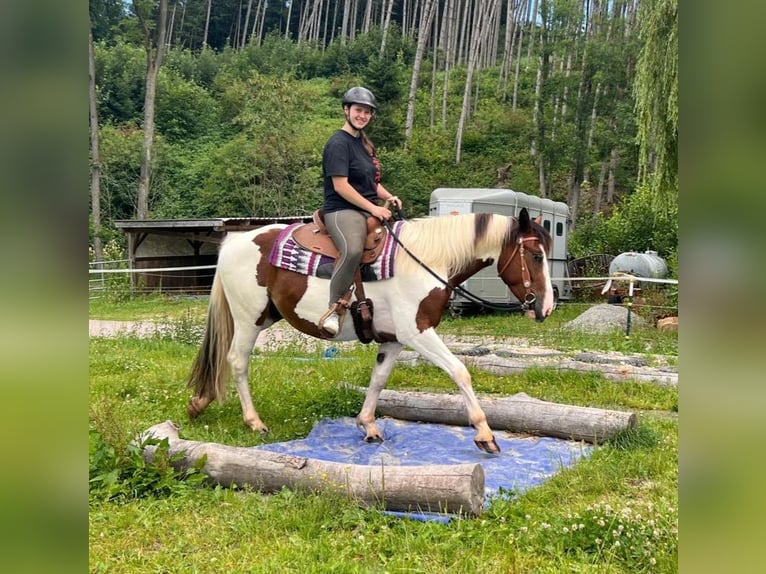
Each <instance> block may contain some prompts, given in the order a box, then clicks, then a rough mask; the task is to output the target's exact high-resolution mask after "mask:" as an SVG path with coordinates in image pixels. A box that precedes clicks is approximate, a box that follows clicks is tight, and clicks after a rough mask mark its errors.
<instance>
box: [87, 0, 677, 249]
mask: <svg viewBox="0 0 766 574" xmlns="http://www.w3.org/2000/svg"><path fill="white" fill-rule="evenodd" d="M139 4H141V6H143V7H144V8H146V9H147V10H148V8H149V5H150V4H153V3H152V2H143V1H142V2H140V3H139ZM641 5H642V6H644V7H645V8H646V9H645V11H642V12H641V13H640V14H639V16H640V18H639V19H638V20H637V21H636V22H637V27H631V28H628V27H627V26H628V25H629V24H630V22H629V20H628V19H627V18H626V17H624V16H623V15H621V14H622V10H617V9H616V7H613V6H611V5H605V7H604V9H603V10H601V9H591V13H590V15H589V18H592V19H593V20H592V22H591V21H589V22H590V23H589V26H588V29H587V30H585V33H584V35H582V36H581V33H582V29H581V25H582V24H583V18H584V17H585V16H584V13H583V6H584V5H583V4H582V3H581V2H575V1H570V0H566V1H561V2H560V1H557V2H552V3H551V2H546V3H541V5H540V10H541V11H542V12H544V14H542V19H541V20H540V25H541V26H542V28H540V29H538V32H540V34H539V35H538V34H535V35H531V34H527V33H525V34H524V37H523V42H524V45H523V46H522V48H523V49H522V50H521V51H520V52H519V56H520V60H519V62H518V63H519V77H518V93H517V94H514V96H513V97H515V98H516V100H517V101H516V104H515V105H513V104H512V103H511V93H510V91H509V88H510V86H509V85H507V83H506V84H503V83H502V82H501V77H502V74H501V71H500V62H499V61H498V62H497V63H493V62H487V63H485V64H484V66H483V67H482V68H481V69H479V70H477V71H476V73H475V74H474V82H475V86H474V87H473V90H472V92H473V97H474V101H473V103H472V107H471V113H470V117H469V118H468V121H467V123H466V125H465V129H464V133H463V138H462V142H463V143H462V153H461V162H460V164H458V165H456V164H455V162H454V157H455V150H454V145H455V132H456V124H457V121H458V118H459V115H460V110H461V105H462V94H463V87H464V83H465V80H466V69H465V66H464V65H456V66H453V67H452V68H451V69H450V72H449V77H448V78H445V77H444V71H443V69H442V68H441V65H442V59H443V55H440V54H437V55H434V54H433V53H430V54H427V55H426V60H427V61H426V64H425V65H426V68H425V69H429V67H431V66H432V65H433V58H434V57H436V58H437V64H438V66H437V71H436V74H435V75H433V81H434V82H435V85H434V87H433V92H432V91H431V85H430V84H431V74H427V73H424V74H422V75H421V79H420V86H419V89H418V91H417V93H416V106H415V122H414V130H413V135H412V138H411V140H410V142H409V144H408V146H407V149H404V148H403V147H402V146H403V142H404V137H403V136H404V134H403V132H404V122H405V114H406V108H407V102H406V95H407V93H408V85H409V81H410V72H411V65H412V61H413V58H414V53H415V38H416V34H414V33H411V32H413V31H412V30H408V33H407V34H405V35H403V34H402V27H401V19H402V18H403V15H402V14H401V13H400V11H399V10H398V9H395V10H394V14H393V21H392V25H391V27H390V29H389V30H388V34H387V38H386V49H385V50H384V51H383V52H382V53H381V49H380V48H381V42H382V37H383V30H382V29H381V28H379V27H377V26H373V27H372V28H371V29H370V30H369V31H368V32H366V33H359V32H357V33H355V34H353V35H352V36H349V37H347V38H346V39H345V41H340V40H339V39H338V38H337V37H336V38H335V39H334V40H333V41H329V38H325V39H324V40H322V39H321V38H320V40H319V43H316V42H315V41H313V40H312V41H305V40H302V41H300V42H297V41H296V40H295V39H294V33H293V30H295V29H297V26H298V22H299V20H300V18H301V15H300V14H299V12H300V10H293V12H292V14H291V22H290V25H291V26H290V30H291V31H290V33H288V34H286V33H285V25H286V19H287V9H288V8H289V4H276V5H273V4H269V5H268V6H267V8H266V20H265V28H264V35H263V36H262V37H261V38H260V39H255V40H254V41H251V42H248V43H247V44H246V45H245V46H243V47H241V46H239V42H238V38H237V36H239V37H240V38H241V24H242V23H243V22H244V10H245V9H246V8H247V3H241V2H235V1H234V0H223V1H222V2H219V3H217V4H216V6H215V9H214V10H212V12H211V15H210V22H209V30H208V39H207V45H206V46H203V45H202V40H203V38H202V31H203V30H204V28H205V22H206V7H207V6H206V2H204V1H195V2H185V3H183V15H181V14H179V13H176V15H175V23H174V26H173V32H172V34H173V35H172V39H171V42H170V44H171V46H170V48H169V50H168V52H167V55H166V57H165V63H164V65H163V68H162V69H161V71H160V75H159V78H158V86H157V109H156V122H157V125H156V133H155V138H156V140H155V146H154V147H155V149H154V154H153V160H152V164H153V165H152V179H151V189H150V217H152V218H157V217H162V218H187V217H219V216H238V215H239V216H245V215H267V216H273V215H295V214H300V213H305V212H308V211H310V210H313V209H314V208H315V207H317V206H318V205H319V204H320V203H321V150H322V147H323V145H324V142H325V141H326V138H327V137H328V136H329V135H330V133H332V131H333V130H334V129H337V128H338V127H340V125H341V122H342V116H341V115H340V107H339V105H338V100H339V98H340V95H341V94H342V93H343V92H344V91H345V90H346V89H348V87H350V86H352V85H356V84H362V85H366V86H368V87H370V88H371V89H372V90H373V91H374V92H375V94H376V95H377V97H378V99H379V102H380V109H379V112H378V114H377V117H376V118H375V120H374V121H373V122H372V123H371V125H370V128H369V133H370V136H371V138H372V140H373V141H374V142H375V144H376V146H377V147H378V152H379V154H380V156H381V163H382V169H383V178H384V179H383V181H384V183H385V185H386V186H387V188H388V189H389V190H391V191H393V192H394V193H396V194H397V195H399V196H400V197H402V198H403V199H404V200H405V213H406V214H407V215H408V216H411V217H414V216H420V215H426V214H427V213H428V202H429V195H430V193H431V191H432V190H433V189H435V188H437V187H448V186H449V187H494V186H498V187H507V188H511V189H515V190H518V191H524V192H527V193H535V192H536V190H538V189H539V176H540V174H539V166H538V163H537V158H538V157H542V158H543V159H542V161H543V165H544V168H545V170H546V174H545V175H546V181H547V185H546V193H547V194H548V196H549V197H551V198H552V199H555V200H563V201H569V200H571V199H572V197H570V195H571V193H572V186H573V185H574V184H575V183H576V182H581V184H582V188H583V192H582V198H581V199H580V201H579V202H578V206H579V208H580V209H579V210H578V211H577V221H576V222H575V223H576V229H577V231H576V232H575V237H574V239H573V241H574V242H573V248H572V249H571V251H572V254H573V255H584V254H590V253H594V252H599V251H602V250H609V251H613V250H619V251H621V250H624V249H626V248H629V249H632V250H639V249H642V248H643V245H648V248H653V249H656V250H658V251H660V253H661V254H663V255H665V256H668V257H672V256H673V253H674V252H675V244H676V242H677V240H676V238H675V232H676V229H677V225H676V224H675V223H673V222H670V225H667V226H665V222H666V220H667V219H668V217H666V214H667V213H670V217H675V214H676V213H677V188H672V186H671V187H668V186H667V185H666V184H665V183H663V184H662V186H664V188H667V190H666V191H667V192H668V193H667V194H664V195H663V197H664V196H665V195H667V197H665V200H663V202H662V203H661V204H656V196H657V192H656V189H655V188H656V186H657V185H658V182H659V181H660V180H659V179H655V178H653V177H652V178H649V179H647V180H646V182H645V186H647V187H649V188H650V189H651V190H652V191H651V192H650V195H651V196H652V200H651V201H646V198H645V196H644V192H643V190H641V189H640V190H638V193H636V194H635V195H637V196H640V197H636V198H635V199H634V200H631V199H630V198H631V196H632V195H633V194H634V193H633V190H634V188H635V185H636V181H637V178H638V177H639V175H640V173H639V167H640V168H641V169H644V170H645V169H646V168H647V166H649V165H650V164H652V165H654V164H653V163H652V162H655V160H656V161H657V162H660V163H661V162H662V161H664V160H662V157H661V156H660V155H658V153H659V152H658V151H657V150H655V149H654V147H652V146H655V144H656V145H657V146H660V145H665V144H662V142H661V141H660V139H658V137H655V136H659V135H662V134H660V132H658V131H657V130H660V129H664V128H662V126H661V125H659V124H657V125H654V124H652V126H649V124H646V122H647V121H649V120H651V121H656V120H658V119H661V120H663V121H664V120H667V121H668V122H669V123H667V124H666V125H665V128H667V129H665V132H664V134H665V135H666V136H667V137H665V136H663V137H665V139H664V141H665V143H666V144H668V145H665V149H666V150H667V153H665V156H664V157H665V158H667V161H666V162H665V164H666V166H667V167H668V168H669V169H670V171H671V172H672V171H673V169H676V168H674V167H673V166H674V163H673V161H672V159H673V157H674V156H673V153H672V146H673V145H674V143H673V142H674V141H675V140H674V137H675V135H674V134H676V133H677V129H675V128H673V126H674V125H675V124H674V122H675V121H676V120H675V119H674V118H677V103H676V104H674V103H673V102H674V101H675V100H674V98H675V96H674V95H673V94H675V93H676V92H674V91H673V90H676V91H677V87H675V88H674V86H675V85H676V84H674V81H675V80H674V79H673V78H674V75H673V74H674V72H673V70H674V69H675V68H673V67H672V66H671V64H673V63H674V62H675V61H676V60H674V59H673V57H674V50H675V48H674V46H673V45H671V46H670V49H668V50H665V49H664V48H662V49H661V50H660V51H659V52H658V51H657V46H658V43H657V39H658V38H661V37H662V36H663V34H665V33H666V32H668V30H670V31H671V32H673V33H675V27H676V24H675V20H673V18H672V16H673V15H674V14H675V12H674V11H673V10H675V8H676V7H677V2H676V1H675V0H652V1H651V2H646V3H642V4H641ZM178 7H179V8H180V7H181V5H179V6H178ZM116 8H117V4H116V3H114V2H111V1H99V2H91V16H92V17H95V18H96V21H95V22H94V23H93V28H94V30H95V29H96V28H98V32H97V33H96V45H95V48H96V79H97V99H98V106H99V119H100V122H101V127H100V136H101V145H102V148H103V149H102V156H103V157H102V159H103V171H102V177H103V181H102V190H105V191H103V192H102V204H103V205H102V224H103V227H104V229H105V230H106V231H105V233H110V232H114V229H113V228H112V227H111V225H110V224H111V223H112V222H113V221H114V220H116V219H129V218H131V217H133V216H134V213H135V207H136V197H135V196H136V192H137V187H138V175H139V166H140V149H141V148H140V142H141V128H140V126H141V122H142V118H143V109H142V108H143V92H144V76H145V70H146V55H145V53H144V50H143V47H142V40H141V39H142V34H141V32H140V30H139V29H138V27H137V23H136V19H135V17H133V16H131V15H130V14H120V15H119V16H118V15H117V13H116V12H115V11H114V10H115V9H116ZM623 8H625V7H623ZM632 9H633V7H629V8H628V10H629V11H630V10H632ZM94 14H96V16H94ZM360 16H361V15H360ZM633 16H635V15H632V16H631V18H632V17H633ZM251 21H252V20H251ZM631 21H632V20H631ZM668 27H669V28H668ZM578 30H579V31H578ZM637 31H639V32H640V33H641V34H640V35H639V33H637ZM540 35H542V36H543V37H544V39H545V45H544V47H543V49H544V50H545V53H546V54H547V55H549V56H550V62H547V59H546V60H545V61H546V62H547V63H546V66H547V67H546V69H545V75H544V77H543V78H542V80H543V83H542V86H541V106H540V113H541V114H542V115H541V119H542V123H541V125H540V126H539V128H538V130H534V129H533V126H534V123H533V112H534V107H535V101H536V90H535V88H536V77H537V62H538V55H539V54H538V52H539V50H540V48H541V46H542V45H543V44H542V43H541V42H540ZM532 37H534V38H535V48H534V50H533V51H532V52H531V53H530V54H529V56H527V48H528V45H527V43H528V42H530V41H531V40H532ZM674 37H675V36H673V35H671V39H672V38H674ZM640 51H641V52H640ZM639 52H640V53H641V60H640V62H639ZM658 57H667V58H669V59H668V60H667V61H665V60H662V61H663V62H664V63H663V65H662V66H659V65H654V64H652V62H655V64H656V60H657V58H658ZM570 63H571V64H572V65H571V69H569V64H570ZM513 64H515V62H512V65H513ZM637 67H638V68H639V69H641V70H644V72H642V73H643V75H641V74H639V79H638V80H636V83H635V85H634V84H633V78H634V71H636V69H637ZM513 75H514V74H513V70H511V77H513ZM447 80H448V81H449V89H448V91H447V94H446V100H445V102H444V103H445V107H446V112H445V114H446V117H445V119H444V120H443V119H442V113H441V106H442V102H441V100H442V88H443V86H444V83H445V82H446V81H447ZM655 85H656V86H658V89H657V90H655V88H654V86H655ZM660 88H661V89H660ZM666 95H667V96H668V98H667V100H668V101H667V102H665V103H667V104H668V106H669V107H668V108H667V109H665V108H664V107H662V106H661V107H659V108H658V107H657V105H656V104H657V102H656V101H654V100H650V99H647V98H649V96H651V97H654V98H660V99H662V98H665V96H666ZM597 96H598V97H597ZM639 99H641V100H642V102H643V103H640V102H639V101H638V100H639ZM653 101H654V103H652V102H653ZM663 102H664V100H663ZM660 103H662V102H660ZM665 103H663V106H664V105H665ZM564 104H566V107H565V105H564ZM432 105H433V106H434V107H433V110H432V109H431V106H432ZM594 105H595V110H596V112H597V113H596V115H595V122H594V123H593V125H592V132H591V113H592V110H593V109H594ZM674 105H675V107H673V106H674ZM565 109H566V111H565ZM648 110H654V111H656V112H657V113H656V114H655V113H654V111H653V112H652V114H653V115H651V116H647V112H648ZM674 110H675V111H674ZM642 118H643V119H642ZM637 121H638V126H637ZM642 122H643V123H642ZM642 126H643V127H642ZM647 126H648V127H647ZM637 129H638V130H642V131H641V133H640V134H639V136H640V137H639V140H638V141H637V139H636V135H637V133H638V132H637ZM673 129H675V131H673ZM642 138H643V139H642ZM591 139H592V141H591ZM534 140H536V141H535V145H536V149H537V152H538V155H537V156H535V157H533V156H532V155H531V154H530V148H531V145H532V142H533V141H534ZM647 142H648V143H650V144H651V145H650V146H647ZM668 146H670V147H668ZM647 150H648V151H647ZM639 151H640V152H641V154H643V155H641V156H640V157H639ZM647 153H650V155H647ZM612 154H614V157H615V158H616V167H615V168H614V170H613V175H614V181H615V199H617V200H619V199H620V198H622V200H623V201H622V203H621V205H619V207H618V208H617V210H616V212H615V213H614V214H612V213H611V211H612V210H613V205H610V204H607V203H606V202H605V201H604V202H601V204H600V205H599V208H597V206H596V205H595V204H594V203H593V194H592V192H593V190H595V189H596V188H597V185H598V184H597V182H598V179H599V174H600V173H601V170H602V166H603V165H605V162H608V161H609V159H610V157H612ZM650 157H651V158H652V159H651V162H649V163H647V162H648V161H649V159H648V158H650ZM641 158H643V159H641ZM639 162H643V163H640V165H639ZM657 165H658V166H659V165H660V164H659V163H658V164H657ZM658 173H659V172H658ZM658 177H659V176H658ZM663 177H664V176H663ZM573 207H574V206H573ZM594 210H595V211H597V212H598V211H600V212H599V213H596V214H592V212H593V211H594Z"/></svg>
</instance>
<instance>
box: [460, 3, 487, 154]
mask: <svg viewBox="0 0 766 574" xmlns="http://www.w3.org/2000/svg"><path fill="white" fill-rule="evenodd" d="M488 3H489V2H488V0H478V2H477V5H476V11H475V12H474V31H473V34H472V35H471V46H470V48H469V50H468V69H467V71H466V78H465V89H464V90H463V107H462V108H461V110H460V119H459V120H458V124H457V134H456V135H455V163H460V155H461V151H462V149H461V148H462V147H463V129H464V128H465V123H466V121H467V120H468V117H469V115H470V110H471V84H472V82H473V73H474V70H475V69H476V62H477V60H478V58H479V46H480V44H481V37H482V35H483V34H485V33H486V23H487V21H488V20H489V10H490V8H489V7H488Z"/></svg>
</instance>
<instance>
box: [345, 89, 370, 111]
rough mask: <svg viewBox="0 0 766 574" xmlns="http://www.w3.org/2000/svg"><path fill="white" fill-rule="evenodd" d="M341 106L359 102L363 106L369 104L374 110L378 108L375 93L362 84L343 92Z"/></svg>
mask: <svg viewBox="0 0 766 574" xmlns="http://www.w3.org/2000/svg"><path fill="white" fill-rule="evenodd" d="M341 103H342V104H343V106H350V105H351V104H361V105H364V106H370V107H371V108H372V111H373V112H375V111H376V110H377V109H378V102H377V101H376V100H375V95H374V94H373V93H372V92H371V91H370V90H368V89H367V88H363V87H362V86H356V87H353V88H351V89H349V90H348V91H347V92H346V93H345V94H343V99H342V100H341Z"/></svg>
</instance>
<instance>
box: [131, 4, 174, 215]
mask: <svg viewBox="0 0 766 574" xmlns="http://www.w3.org/2000/svg"><path fill="white" fill-rule="evenodd" d="M155 8H156V9H157V14H156V20H155V19H154V18H155V17H154V15H153V13H154V11H155ZM133 9H134V10H135V13H136V17H137V18H138V22H139V24H140V26H141V31H142V32H143V38H144V50H145V52H146V91H145V94H144V125H143V141H142V144H141V173H140V175H139V180H138V196H137V202H136V218H137V219H146V218H147V216H148V215H149V185H150V182H151V177H152V146H153V144H154V103H155V96H156V93H157V74H158V73H159V71H160V66H161V65H162V59H163V56H164V54H165V42H164V41H163V40H164V39H165V29H166V25H167V16H168V0H159V5H158V6H157V4H156V3H155V2H153V1H151V0H133Z"/></svg>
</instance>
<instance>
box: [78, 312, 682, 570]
mask: <svg viewBox="0 0 766 574" xmlns="http://www.w3.org/2000/svg"><path fill="white" fill-rule="evenodd" d="M123 305H124V304H121V303H112V304H110V303H106V302H96V303H95V304H94V302H91V318H103V319H120V320H127V319H131V320H136V319H150V320H151V319H154V320H157V318H159V319H160V320H163V321H168V322H171V323H173V324H174V325H176V326H178V327H179V328H177V329H175V330H171V331H168V332H166V333H164V334H160V335H157V336H155V337H152V338H148V339H138V338H135V337H130V336H126V337H121V338H119V339H113V340H108V339H93V340H91V341H90V351H89V353H90V361H89V362H90V413H89V414H90V427H91V429H93V430H96V431H98V432H100V433H102V435H103V436H104V437H105V438H106V440H107V442H109V443H110V444H112V445H114V446H115V447H116V448H118V449H119V448H120V446H121V445H122V446H124V445H125V444H126V443H127V442H128V441H129V440H130V439H131V438H132V437H133V436H135V434H136V433H138V432H140V431H143V430H145V429H146V428H148V427H149V426H151V425H153V424H156V423H158V422H161V421H164V420H166V419H170V420H173V421H175V422H177V423H179V424H181V427H182V428H181V434H182V437H183V438H188V439H192V440H202V441H210V442H221V443H225V444H232V445H255V444H260V443H263V442H267V441H268V442H273V441H283V440H289V439H293V438H298V437H303V436H305V435H306V434H307V433H308V432H309V430H310V429H311V427H312V426H313V424H314V422H315V421H317V420H318V419H320V418H322V417H336V416H351V415H354V414H356V412H357V411H358V409H359V407H360V406H361V402H362V397H361V395H359V394H358V393H356V392H354V391H351V390H348V389H344V388H341V387H339V385H338V383H339V382H340V381H343V382H347V383H350V384H352V385H359V386H366V384H367V379H368V377H369V372H370V368H371V365H372V364H373V362H374V360H375V353H376V349H375V347H374V346H363V345H357V346H353V347H349V348H345V347H344V348H343V349H342V350H341V352H340V354H339V355H338V357H337V358H336V359H333V360H325V359H323V358H322V346H321V345H317V346H316V347H314V348H308V349H307V348H302V347H299V346H297V345H295V346H292V347H288V348H285V349H281V350H279V351H275V352H262V353H260V354H258V355H256V356H254V357H253V359H252V362H251V364H252V367H253V368H252V370H251V381H252V385H251V386H252V390H253V395H254V399H255V401H256V405H257V407H258V409H259V412H260V414H261V416H262V418H263V419H264V421H265V422H267V424H269V426H270V428H271V433H270V434H269V435H267V436H261V435H254V434H253V433H251V432H250V431H248V430H247V429H245V427H244V425H243V424H242V420H241V411H240V407H239V401H238V400H237V399H236V393H235V392H234V391H233V388H232V392H231V395H230V396H229V398H228V399H227V400H226V401H225V402H224V403H222V404H219V403H216V404H213V405H211V406H210V407H209V408H208V409H207V410H206V411H205V412H204V413H203V414H202V415H201V416H200V418H199V419H198V420H197V421H195V422H194V423H190V422H188V420H187V419H186V414H185V405H186V402H187V400H188V397H189V394H190V392H189V390H188V389H186V388H185V386H184V382H185V379H186V376H187V375H188V371H189V368H190V365H191V362H192V360H193V358H194V356H195V354H196V352H197V344H196V339H197V338H198V330H196V329H195V327H198V326H199V324H198V323H201V321H202V316H203V315H204V310H205V305H206V302H205V301H204V300H180V301H175V299H171V298H166V297H152V298H141V299H138V300H135V301H131V302H129V305H128V306H129V307H130V311H129V312H128V311H126V310H125V309H124V308H123ZM579 312H582V310H581V309H580V310H579V311H578V310H576V309H575V308H573V307H572V308H567V307H566V306H562V307H561V308H560V309H559V310H557V311H556V314H554V316H552V317H551V318H550V319H549V320H548V321H546V322H545V323H542V324H532V323H531V322H529V321H528V320H526V319H525V318H523V317H514V316H510V317H509V316H495V315H487V316H484V315H482V316H479V317H474V318H459V319H448V320H445V321H444V323H443V325H442V326H441V328H440V332H442V333H452V334H459V335H464V336H467V335H476V336H484V335H487V334H489V333H491V334H493V335H496V336H502V337H507V338H509V339H514V338H516V337H524V338H526V340H527V341H528V342H529V344H535V345H543V344H544V345H546V346H551V347H554V348H558V349H561V350H598V351H603V350H605V349H606V348H613V350H621V351H622V352H631V353H635V352H644V353H646V352H652V353H658V352H659V350H665V351H666V352H665V353H664V354H666V355H668V356H670V358H671V360H675V358H676V357H677V337H676V336H675V334H667V333H662V334H660V333H657V332H651V331H649V330H647V332H642V331H636V332H635V333H634V334H633V335H632V336H631V338H630V339H627V340H626V339H625V337H624V334H621V333H614V334H610V335H606V336H597V337H593V336H589V335H585V334H581V333H575V334H572V333H569V332H567V331H565V330H563V329H561V325H562V324H563V323H564V322H566V321H567V320H569V319H571V318H573V317H575V316H576V315H577V314H579ZM559 315H560V317H559ZM566 317H568V318H566ZM641 349H644V350H643V351H642V350H641ZM646 349H651V350H650V351H647V350H646ZM471 372H472V375H473V380H474V387H475V388H476V390H477V392H478V393H480V394H487V395H492V394H495V395H508V394H512V393H515V392H518V391H524V392H526V393H528V394H530V395H532V396H535V397H537V398H541V399H545V400H551V401H556V402H566V403H570V404H577V405H587V406H598V407H604V408H619V409H624V410H641V411H643V412H642V414H641V415H640V424H639V426H638V428H637V429H635V430H633V431H630V432H627V433H624V434H622V435H620V436H618V437H616V438H615V439H614V440H612V441H611V442H610V443H608V444H606V445H603V446H601V447H599V448H598V449H596V451H594V453H593V454H592V455H591V456H590V457H589V458H588V459H584V460H582V461H581V462H579V463H578V464H577V465H575V466H574V467H572V468H569V469H567V470H565V471H562V472H561V473H559V474H558V475H556V476H555V477H553V478H552V479H551V480H549V481H547V482H546V483H545V484H543V485H542V486H540V487H537V488H534V489H531V490H530V491H528V492H526V493H525V494H523V495H521V496H517V497H512V498H508V499H497V500H495V501H494V502H493V503H492V505H491V506H490V507H489V509H488V510H487V511H485V513H484V514H482V515H481V516H480V517H479V518H476V519H465V520H454V521H452V522H451V523H450V524H448V525H442V524H436V523H421V522H416V521H411V520H403V519H397V518H393V517H391V516H389V515H386V514H383V513H381V512H379V511H377V510H363V509H360V508H358V507H357V506H356V505H355V504H354V503H353V502H351V501H349V500H346V499H345V498H342V497H339V496H334V495H321V496H317V495H312V494H310V493H301V492H292V491H289V490H283V491H281V492H280V493H278V494H275V495H261V494H259V493H254V492H248V491H242V490H230V489H224V488H211V487H188V488H178V489H177V490H176V491H174V492H173V493H172V494H170V495H163V496H158V495H143V496H131V495H126V496H122V497H117V498H112V499H105V498H104V497H102V496H99V494H98V492H96V491H92V492H91V497H90V509H89V510H90V512H89V514H90V527H89V543H90V571H91V572H110V573H111V572H211V573H213V572H222V571H225V572H264V573H265V572H269V573H271V572H301V573H302V572H342V573H346V572H350V573H353V572H360V573H362V572H364V573H366V572H372V573H377V572H381V573H382V572H440V573H441V572H454V573H463V572H465V573H469V572H477V571H483V572H535V573H537V572H543V573H545V572H550V573H554V572H555V573H559V572H594V573H595V572H599V573H602V572H663V573H664V572H676V571H677V541H678V531H677V511H676V508H677V504H678V494H677V487H678V470H677V469H678V456H677V453H678V423H677V416H676V415H675V411H677V408H678V392H677V389H674V388H669V387H661V386H657V385H652V384H648V383H639V382H623V383H615V382H611V381H608V380H606V379H604V378H603V377H601V376H600V375H598V374H593V373H590V374H577V373H559V372H554V371H552V370H549V369H536V370H530V371H527V372H525V373H523V374H520V375H513V376H496V375H492V374H489V373H486V372H482V371H479V370H476V369H471ZM388 388H398V389H410V390H443V391H445V392H456V391H455V388H454V384H453V383H452V382H451V381H449V379H448V378H447V377H446V375H444V374H443V373H442V372H441V371H439V370H438V369H436V368H434V367H430V366H419V367H398V368H397V369H395V370H394V373H393V375H392V377H391V380H390V383H389V385H388Z"/></svg>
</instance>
